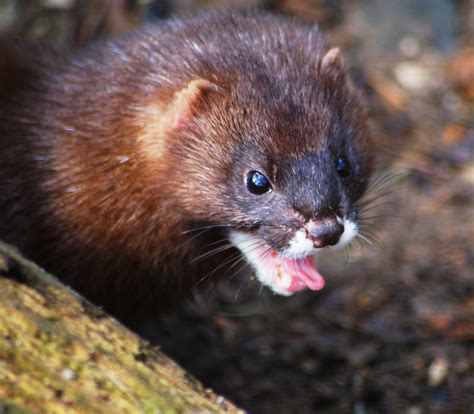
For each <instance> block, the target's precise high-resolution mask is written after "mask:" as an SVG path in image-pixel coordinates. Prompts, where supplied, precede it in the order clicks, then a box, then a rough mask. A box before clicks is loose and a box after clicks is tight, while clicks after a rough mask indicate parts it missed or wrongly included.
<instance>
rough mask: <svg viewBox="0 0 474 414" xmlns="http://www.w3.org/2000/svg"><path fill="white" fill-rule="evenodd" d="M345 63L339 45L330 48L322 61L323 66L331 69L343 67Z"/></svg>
mask: <svg viewBox="0 0 474 414" xmlns="http://www.w3.org/2000/svg"><path fill="white" fill-rule="evenodd" d="M343 67H344V63H343V61H342V56H341V50H340V49H339V48H338V47H333V48H332V49H329V50H328V51H327V52H326V54H325V55H324V57H323V60H322V61H321V68H322V69H323V70H329V69H331V68H336V69H342V68H343Z"/></svg>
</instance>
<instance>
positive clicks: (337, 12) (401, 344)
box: [0, 0, 474, 414]
mask: <svg viewBox="0 0 474 414" xmlns="http://www.w3.org/2000/svg"><path fill="white" fill-rule="evenodd" d="M105 3H107V2H98V1H89V2H87V1H86V2H81V6H80V7H79V6H77V5H75V2H74V1H67V0H56V1H52V0H48V1H43V2H38V1H36V2H35V1H33V2H28V1H9V0H0V29H3V30H9V31H14V32H16V33H17V34H19V35H20V36H22V37H25V38H30V39H37V38H46V39H49V40H55V41H58V40H59V41H66V42H78V43H81V42H85V41H88V40H90V39H91V38H95V37H99V36H104V35H110V34H116V33H120V32H123V31H126V30H128V29H129V28H131V27H133V26H135V25H136V24H138V22H140V21H142V20H145V19H151V18H153V17H166V16H167V15H169V14H170V13H171V12H173V13H174V12H175V13H178V14H182V13H185V12H190V11H191V12H194V11H195V10H197V9H203V8H205V9H208V8H211V7H217V6H222V5H225V4H226V2H224V1H213V2H211V1H207V2H206V1H201V2H193V1H191V0H190V1H187V2H185V1H177V2H175V3H173V2H171V1H170V2H167V3H165V2H156V4H154V5H152V4H151V2H138V1H136V2H134V1H130V2H125V1H117V2H115V3H114V6H110V5H109V6H105V5H104V4H105ZM146 3H150V4H148V5H147V4H146ZM241 3H243V2H241ZM258 3H259V2H258V1H253V2H252V1H246V2H245V4H247V5H248V4H252V5H258ZM233 4H235V2H234V3H233ZM126 5H128V8H127V7H126ZM265 7H266V8H269V9H272V10H275V11H279V12H285V13H288V14H295V15H297V16H299V17H300V18H304V19H309V20H317V21H319V22H320V24H321V26H322V28H323V30H324V31H325V32H327V33H328V34H329V35H330V37H331V38H332V40H333V43H335V44H337V45H340V46H341V48H342V50H343V51H344V55H345V56H346V60H347V62H348V64H349V65H350V66H351V68H352V71H353V74H354V78H355V80H356V83H357V84H358V85H359V86H361V87H362V88H364V90H365V91H366V93H367V96H368V99H369V102H370V106H371V113H372V123H373V134H374V139H375V141H376V143H377V145H378V148H379V171H380V174H379V177H384V176H387V174H390V175H392V178H391V179H387V180H385V181H386V182H385V183H384V180H383V179H382V184H381V185H380V186H379V188H378V189H376V190H374V191H372V192H371V193H370V194H369V196H368V197H373V196H375V195H377V194H379V195H381V198H379V199H377V200H375V201H374V202H373V203H372V204H371V205H370V208H368V209H367V211H365V212H364V217H365V221H364V227H365V232H366V233H365V235H366V240H362V239H360V242H359V243H358V244H356V245H355V246H353V247H352V248H350V249H349V250H348V251H345V252H344V251H343V252H338V253H331V254H326V255H323V256H321V257H320V259H319V261H320V263H319V269H320V270H321V272H322V273H323V274H324V275H325V276H326V282H327V286H326V287H325V289H324V290H323V291H321V292H306V293H301V294H297V295H295V296H293V297H291V298H283V297H278V296H274V295H272V294H271V293H270V292H269V291H267V290H266V289H261V288H260V286H259V285H258V283H257V282H255V281H253V280H252V278H251V277H249V278H247V279H241V280H231V281H224V282H222V283H221V284H220V285H219V286H218V288H217V289H214V290H212V291H209V292H203V291H200V292H196V300H195V302H194V303H192V304H189V305H187V306H183V309H181V310H179V311H177V312H176V313H175V314H173V315H169V316H167V317H164V318H162V319H161V320H160V321H159V323H158V325H157V327H156V335H155V340H156V342H157V343H159V344H160V345H161V347H162V348H163V349H164V350H165V352H166V353H168V354H169V355H170V356H171V357H173V358H175V359H176V360H177V361H178V362H179V363H180V364H181V365H182V366H183V367H184V368H186V369H187V370H189V371H190V372H191V373H193V374H194V375H195V376H196V377H198V378H199V379H200V380H201V381H203V382H204V383H205V384H206V385H208V386H210V387H212V388H214V389H215V390H216V391H217V392H219V393H221V394H223V395H225V396H226V397H228V398H229V399H231V400H233V401H234V402H235V403H237V404H238V405H240V406H242V407H243V408H245V409H247V410H248V411H249V412H251V413H272V414H274V413H322V412H324V413H347V412H353V413H355V414H364V413H407V414H421V413H430V414H431V413H472V412H474V271H473V269H474V249H473V247H474V220H473V218H474V157H473V155H474V3H473V2H472V1H470V0H464V1H462V0H458V1H449V0H403V1H396V2H394V1H390V0H365V1H362V0H353V1H348V2H342V1H324V0H320V1H310V0H298V1H291V2H290V1H285V0H281V1H271V2H265ZM399 173H402V175H397V174H399ZM393 175H397V176H396V177H393Z"/></svg>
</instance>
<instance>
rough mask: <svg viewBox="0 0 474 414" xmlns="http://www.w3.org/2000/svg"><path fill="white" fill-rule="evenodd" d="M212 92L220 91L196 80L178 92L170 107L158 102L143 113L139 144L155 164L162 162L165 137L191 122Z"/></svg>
mask: <svg viewBox="0 0 474 414" xmlns="http://www.w3.org/2000/svg"><path fill="white" fill-rule="evenodd" d="M211 90H218V86H217V85H216V84H214V83H212V82H209V81H208V80H206V79H194V80H192V81H191V82H189V83H188V84H187V85H186V86H185V87H184V88H182V89H180V90H179V91H177V92H176V93H175V94H174V95H173V97H172V99H171V102H169V103H168V104H164V103H162V102H159V101H157V102H154V103H152V104H151V105H149V106H148V107H146V108H145V109H144V110H143V111H141V116H140V120H139V122H141V123H142V125H143V132H142V133H141V134H140V135H139V137H138V139H137V140H138V141H139V142H141V143H142V144H143V148H144V151H145V153H146V154H147V155H148V156H150V157H151V158H153V159H155V160H156V159H157V158H160V157H161V155H162V154H163V150H164V142H165V138H166V136H167V135H168V134H169V133H170V132H172V131H173V130H175V129H179V128H181V127H182V126H184V125H185V124H186V123H187V122H188V121H189V119H190V118H191V117H192V116H193V115H194V113H195V111H197V109H198V108H199V104H200V102H201V100H202V99H203V97H204V96H205V95H206V93H207V92H209V91H211Z"/></svg>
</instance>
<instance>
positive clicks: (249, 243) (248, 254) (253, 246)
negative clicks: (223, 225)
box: [229, 218, 359, 296]
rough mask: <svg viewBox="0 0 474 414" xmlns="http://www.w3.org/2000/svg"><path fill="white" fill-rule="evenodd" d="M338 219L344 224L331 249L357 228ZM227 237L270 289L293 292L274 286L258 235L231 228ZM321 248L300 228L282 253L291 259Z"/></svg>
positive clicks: (281, 292)
mask: <svg viewBox="0 0 474 414" xmlns="http://www.w3.org/2000/svg"><path fill="white" fill-rule="evenodd" d="M338 221H339V222H340V223H341V224H343V225H344V232H343V233H342V235H341V238H340V239H339V242H338V243H337V244H336V245H335V246H331V247H330V248H331V249H337V248H340V247H343V246H345V245H347V244H348V243H350V242H351V241H352V239H353V238H354V237H355V236H356V235H357V232H358V230H359V228H358V226H357V224H356V223H355V222H353V221H351V220H347V219H344V220H343V219H339V218H338ZM229 239H230V241H231V242H232V243H233V244H234V245H235V247H237V248H238V249H239V250H240V251H241V252H242V254H243V255H244V257H245V258H246V259H247V261H248V262H249V263H250V264H251V265H252V267H253V268H254V270H255V276H256V277H257V279H258V280H259V281H260V282H261V283H262V284H263V285H265V286H268V287H270V289H272V290H273V291H274V292H275V293H278V294H280V295H284V296H291V295H292V294H293V292H288V291H286V290H283V289H281V288H279V287H278V286H275V284H274V283H273V282H272V278H271V274H270V272H268V269H266V268H265V266H264V265H263V261H262V253H261V252H262V247H263V246H265V243H264V241H263V240H262V239H261V238H260V237H258V236H256V235H254V234H251V233H244V232H241V231H237V230H231V231H230V232H229ZM321 250H322V249H317V248H315V247H314V246H313V243H312V242H311V241H310V240H309V239H308V238H307V237H306V232H305V231H304V229H301V230H298V231H297V232H295V235H294V236H293V238H292V239H291V240H290V242H289V243H288V247H287V248H286V249H285V250H284V251H283V252H282V254H283V255H285V256H287V257H290V258H293V259H300V258H304V257H306V256H309V255H314V254H316V253H317V252H319V251H321Z"/></svg>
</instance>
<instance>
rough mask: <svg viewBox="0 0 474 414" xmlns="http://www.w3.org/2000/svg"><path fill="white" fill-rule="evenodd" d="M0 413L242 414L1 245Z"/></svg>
mask: <svg viewBox="0 0 474 414" xmlns="http://www.w3.org/2000/svg"><path fill="white" fill-rule="evenodd" d="M0 412H8V413H48V414H51V413H70V412H73V413H76V412H79V413H107V414H116V413H167V414H168V413H170V414H171V413H195V414H197V413H243V411H241V410H239V409H238V408H237V407H235V406H234V405H233V404H232V403H230V402H228V401H227V400H225V399H224V398H223V397H220V396H217V395H216V394H214V393H213V392H212V391H211V390H209V389H205V388H204V387H203V386H202V385H201V384H200V383H199V382H198V381H196V380H195V379H194V378H192V377H191V376H190V375H188V374H187V373H186V372H185V371H184V370H183V369H181V368H180V367H179V366H177V365H176V364H175V363H174V362H173V361H171V360H170V359H169V358H167V357H166V356H164V355H163V354H161V353H160V351H159V350H158V348H157V347H152V346H151V345H150V344H148V343H147V342H146V341H144V340H143V339H141V338H140V337H138V336H137V335H135V334H134V333H132V332H131V331H129V330H128V329H127V328H125V327H124V326H123V325H121V324H120V323H119V322H117V321H116V320H115V319H113V318H112V317H110V316H108V315H107V314H105V313H104V312H103V311H102V310H100V309H99V308H97V307H95V306H94V305H92V304H91V303H90V302H88V301H87V300H86V299H84V298H82V297H81V296H79V295H78V294H77V293H75V292H73V291H72V290H71V289H69V288H67V287H66V286H64V285H63V284H61V283H60V282H59V281H58V280H57V279H56V278H54V277H53V276H51V275H49V274H47V273H46V272H45V271H43V270H42V269H40V268H39V267H37V266H36V265H34V264H33V263H31V262H29V261H28V260H26V259H25V258H24V257H22V256H21V255H20V254H19V253H18V252H17V251H16V250H15V249H14V248H12V247H10V246H8V245H6V244H4V243H1V242H0Z"/></svg>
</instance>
